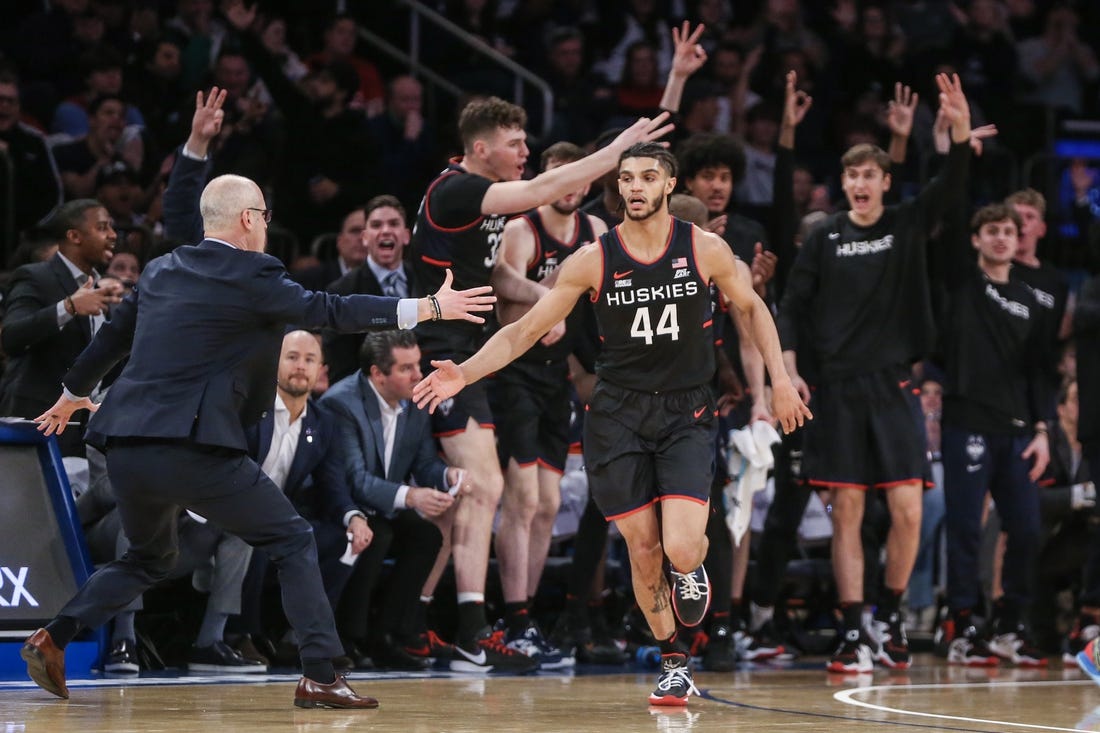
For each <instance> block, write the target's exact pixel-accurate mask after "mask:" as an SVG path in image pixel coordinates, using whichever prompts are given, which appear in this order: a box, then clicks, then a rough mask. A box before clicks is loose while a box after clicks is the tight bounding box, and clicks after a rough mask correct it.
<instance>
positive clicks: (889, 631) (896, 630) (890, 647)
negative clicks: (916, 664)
mask: <svg viewBox="0 0 1100 733" xmlns="http://www.w3.org/2000/svg"><path fill="white" fill-rule="evenodd" d="M867 636H868V637H869V638H870V642H871V643H870V647H871V658H872V659H874V660H875V661H877V662H882V663H883V664H884V665H886V666H887V667H889V668H890V669H909V664H910V658H909V639H908V637H906V635H905V622H904V621H902V620H901V614H900V613H898V612H897V611H894V612H893V613H891V614H890V615H889V616H887V617H886V618H884V619H883V618H877V617H876V618H874V619H872V621H871V628H869V629H868V630H867Z"/></svg>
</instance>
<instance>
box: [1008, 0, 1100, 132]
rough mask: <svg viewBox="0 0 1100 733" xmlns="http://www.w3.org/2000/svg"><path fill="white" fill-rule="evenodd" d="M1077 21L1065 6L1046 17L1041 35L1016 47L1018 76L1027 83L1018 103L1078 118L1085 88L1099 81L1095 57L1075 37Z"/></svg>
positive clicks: (1057, 6)
mask: <svg viewBox="0 0 1100 733" xmlns="http://www.w3.org/2000/svg"><path fill="white" fill-rule="evenodd" d="M1078 21H1079V17H1078V15H1077V11H1076V10H1075V9H1074V8H1073V6H1072V5H1069V4H1068V3H1060V4H1058V5H1056V6H1055V7H1053V8H1052V9H1051V10H1050V12H1049V13H1047V20H1046V27H1045V28H1044V30H1043V35H1041V36H1039V37H1038V38H1029V39H1027V40H1025V41H1022V42H1021V43H1020V44H1019V46H1018V47H1017V51H1018V52H1019V55H1020V73H1021V74H1023V76H1024V78H1025V79H1026V80H1027V81H1028V82H1030V84H1031V88H1030V89H1029V90H1027V91H1025V92H1024V93H1023V94H1022V95H1021V97H1020V101H1023V102H1029V103H1031V104H1038V105H1042V106H1044V107H1050V108H1053V109H1056V110H1060V111H1064V112H1069V113H1071V114H1080V113H1081V110H1082V108H1083V103H1084V90H1085V85H1086V84H1088V83H1091V82H1094V81H1096V79H1097V77H1100V64H1098V63H1097V61H1096V53H1095V52H1094V51H1093V50H1092V48H1090V47H1089V45H1088V44H1087V43H1085V42H1084V41H1083V40H1081V37H1080V35H1079V34H1078Z"/></svg>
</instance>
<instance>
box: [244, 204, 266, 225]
mask: <svg viewBox="0 0 1100 733" xmlns="http://www.w3.org/2000/svg"><path fill="white" fill-rule="evenodd" d="M245 211H258V212H260V213H261V214H263V216H264V221H265V222H267V223H268V224H270V223H271V214H272V210H271V209H257V208H255V207H253V206H249V207H248V208H246V209H245Z"/></svg>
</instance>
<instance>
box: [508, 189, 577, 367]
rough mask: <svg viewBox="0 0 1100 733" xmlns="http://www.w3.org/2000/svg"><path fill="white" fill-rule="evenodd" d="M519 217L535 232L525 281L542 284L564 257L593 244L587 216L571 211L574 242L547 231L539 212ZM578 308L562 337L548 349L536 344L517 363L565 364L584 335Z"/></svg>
mask: <svg viewBox="0 0 1100 733" xmlns="http://www.w3.org/2000/svg"><path fill="white" fill-rule="evenodd" d="M520 218H522V219H523V220H524V221H526V222H527V224H528V225H529V226H530V227H531V230H532V231H533V232H534V233H535V257H534V259H533V260H532V261H531V262H529V263H527V279H528V280H534V281H535V282H540V281H542V279H543V278H545V277H546V276H548V275H549V274H550V273H552V272H553V271H554V270H556V269H557V268H558V267H559V266H560V265H561V263H562V262H564V261H565V258H566V257H568V256H569V255H571V254H573V253H574V252H576V251H577V250H578V249H579V248H580V247H582V246H584V245H585V244H588V243H589V242H594V241H596V235H595V233H594V232H593V231H592V221H591V220H590V219H589V218H588V216H587V215H585V214H581V213H578V212H576V211H574V212H573V239H572V240H571V241H569V242H562V241H560V240H558V239H556V238H554V236H553V235H552V234H550V232H548V231H546V226H545V225H544V224H543V222H542V216H541V215H540V214H539V211H538V209H532V210H531V211H528V212H527V213H526V214H523V215H522V216H521V217H520ZM581 307H583V304H580V303H578V305H577V306H574V308H573V312H572V313H570V314H569V318H567V319H566V326H565V337H564V338H562V339H559V340H558V341H557V342H556V343H554V344H551V345H550V346H543V345H542V343H541V342H536V343H535V345H534V346H532V347H531V348H530V349H528V350H527V351H526V352H525V353H524V354H523V356H521V357H520V360H521V361H525V362H533V363H545V364H550V363H560V362H564V361H565V359H566V357H568V356H569V354H570V353H572V351H573V349H574V347H575V345H576V341H577V338H578V337H579V336H582V335H583V330H584V314H583V313H581V312H580V311H579V309H580V308H581Z"/></svg>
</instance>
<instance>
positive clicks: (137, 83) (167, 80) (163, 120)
mask: <svg viewBox="0 0 1100 733" xmlns="http://www.w3.org/2000/svg"><path fill="white" fill-rule="evenodd" d="M182 43H183V41H182V39H180V38H179V37H178V36H176V35H173V34H166V35H163V36H158V37H155V38H151V39H148V40H146V41H145V42H144V43H143V44H142V45H141V47H140V48H139V51H138V55H137V60H136V62H135V63H134V64H133V65H132V66H131V67H129V68H128V69H127V70H126V72H125V79H124V83H123V94H124V96H125V98H126V99H129V100H132V101H133V102H134V104H135V105H136V106H137V108H138V109H140V110H141V113H142V115H143V116H144V118H145V139H146V140H148V141H149V142H150V143H151V145H152V152H153V153H154V154H155V155H156V156H157V159H158V160H159V158H160V156H161V155H163V154H164V152H166V151H168V150H171V149H172V147H174V143H175V142H176V141H177V140H179V139H180V138H181V137H183V126H184V125H185V124H186V122H187V119H186V116H185V115H184V110H183V107H182V105H181V104H180V99H181V98H183V97H184V96H186V95H185V92H184V88H183V84H182V77H181V74H182V71H183V67H182V66H181V60H180V58H181V54H182V52H183V46H182Z"/></svg>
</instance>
